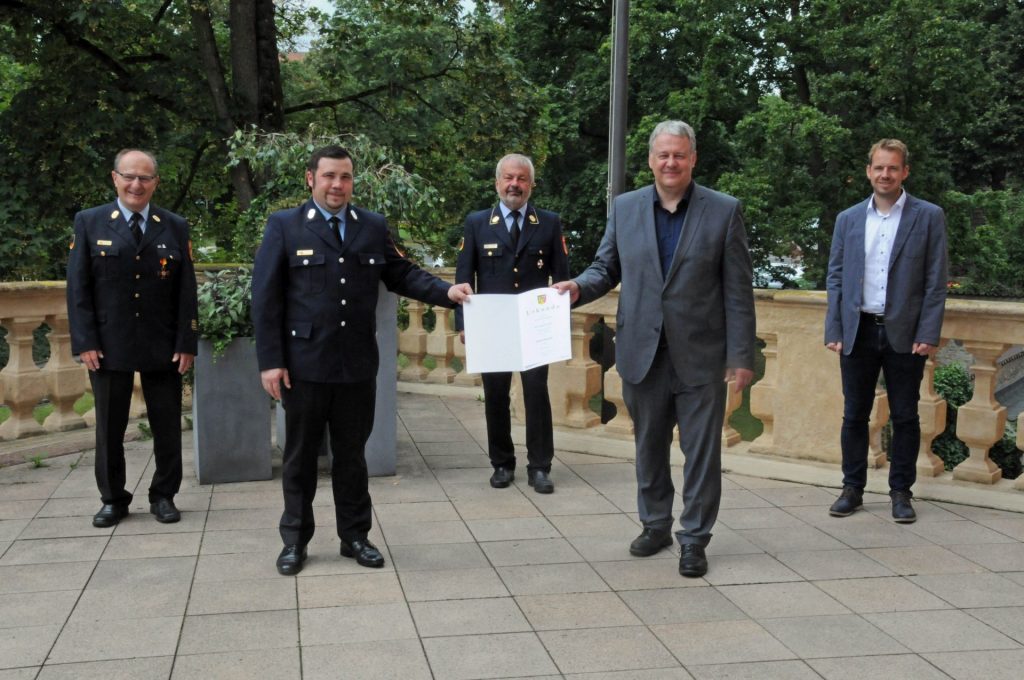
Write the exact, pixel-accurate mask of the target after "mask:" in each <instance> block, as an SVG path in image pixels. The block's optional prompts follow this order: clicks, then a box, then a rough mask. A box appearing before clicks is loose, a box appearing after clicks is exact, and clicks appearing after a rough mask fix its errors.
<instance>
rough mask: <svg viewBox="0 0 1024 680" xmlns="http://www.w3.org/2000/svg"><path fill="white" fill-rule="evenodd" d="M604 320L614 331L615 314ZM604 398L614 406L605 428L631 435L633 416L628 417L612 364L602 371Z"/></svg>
mask: <svg viewBox="0 0 1024 680" xmlns="http://www.w3.org/2000/svg"><path fill="white" fill-rule="evenodd" d="M604 322H605V324H606V325H607V326H608V329H609V330H611V331H612V333H614V332H615V316H614V315H610V314H609V315H607V316H605V317H604ZM614 342H615V341H614V340H613V341H612V343H613V344H612V347H614V346H615V345H614ZM604 398H605V401H610V402H611V403H612V404H613V405H614V406H615V417H614V418H612V419H611V420H609V421H608V422H607V423H605V425H604V428H605V430H606V431H608V432H610V433H612V434H617V435H624V434H628V435H632V434H633V418H631V417H630V415H629V410H628V409H627V408H626V401H625V399H624V398H623V397H622V378H620V377H619V372H618V370H617V369H616V368H615V365H614V364H613V365H612V366H611V367H610V368H609V369H608V370H607V371H605V372H604Z"/></svg>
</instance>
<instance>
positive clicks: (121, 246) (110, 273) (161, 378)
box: [67, 149, 198, 527]
mask: <svg viewBox="0 0 1024 680" xmlns="http://www.w3.org/2000/svg"><path fill="white" fill-rule="evenodd" d="M110 174H111V177H112V178H113V180H114V188H115V189H116V190H117V201H115V202H114V203H108V204H106V205H101V206H98V207H95V208H90V209H89V210H83V211H82V212H80V213H78V214H77V215H75V235H74V240H73V241H72V242H71V256H70V258H69V260H68V280H67V295H68V319H69V321H70V325H71V351H72V353H74V354H77V355H79V356H80V357H81V360H82V363H83V364H85V366H86V367H87V368H88V369H89V379H90V381H91V382H92V391H93V395H94V397H95V399H96V484H97V485H98V486H99V491H100V499H101V500H102V502H103V507H102V508H100V511H99V512H98V513H96V515H95V516H94V517H93V520H92V523H93V526H97V527H110V526H114V525H115V524H117V523H118V522H119V521H120V520H121V519H122V518H123V517H124V516H125V515H127V514H128V506H129V505H130V504H131V502H132V494H131V492H130V491H129V490H128V489H126V488H125V482H126V480H125V460H124V433H125V430H126V429H127V427H128V412H129V407H130V406H131V399H132V389H133V387H134V381H135V372H136V371H138V372H139V374H140V376H141V379H142V393H143V395H144V396H145V399H146V412H147V414H148V416H149V424H150V427H151V428H152V431H153V455H154V458H155V460H156V472H155V473H154V474H153V481H152V483H151V484H150V487H149V504H150V505H149V510H150V512H151V513H153V514H154V515H155V516H156V519H157V521H158V522H177V521H178V520H179V519H181V513H180V512H178V509H177V508H176V507H175V506H174V495H175V494H176V493H178V489H179V488H180V487H181V375H182V374H183V373H185V372H186V371H187V370H188V369H189V367H190V366H192V360H193V359H194V357H195V355H196V348H197V342H198V327H197V325H196V308H197V303H196V276H195V270H194V269H193V266H192V244H191V242H190V241H189V235H188V224H187V223H186V222H185V219H184V218H182V217H180V216H178V215H175V214H174V213H172V212H168V211H167V210H163V209H161V208H157V207H156V206H154V205H152V204H151V203H150V199H151V198H152V197H153V192H154V191H155V190H156V187H157V185H158V184H159V183H160V178H159V176H158V175H157V162H156V158H154V157H153V155H152V154H149V153H147V152H145V151H139V150H137V149H125V150H124V151H121V152H120V153H118V154H117V158H115V159H114V170H113V171H112V172H111V173H110Z"/></svg>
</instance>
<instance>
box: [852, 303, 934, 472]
mask: <svg viewBox="0 0 1024 680" xmlns="http://www.w3.org/2000/svg"><path fill="white" fill-rule="evenodd" d="M925 361H926V358H925V357H924V356H921V355H919V354H912V353H901V352H896V351H895V350H893V348H892V347H891V346H890V345H889V340H888V338H887V337H886V335H885V325H884V324H878V323H875V321H874V318H873V317H872V316H871V315H862V316H861V320H860V325H859V326H858V328H857V340H856V342H854V344H853V351H852V352H850V354H849V355H846V354H844V355H842V356H840V357H839V366H840V369H841V370H842V376H843V398H844V400H845V403H844V406H843V428H842V433H841V436H840V444H841V446H842V449H843V485H844V486H854V487H856V488H858V489H863V488H864V485H865V484H866V483H867V479H868V420H869V418H870V416H871V407H872V405H873V403H874V399H875V386H876V385H877V383H878V375H879V373H881V374H882V375H884V376H885V390H886V392H887V393H888V395H889V413H890V420H891V422H892V444H891V446H890V450H889V458H890V461H889V488H890V489H891V490H892V491H909V490H910V487H912V486H913V485H914V482H915V481H916V479H917V452H918V449H919V448H920V445H921V421H920V420H919V419H918V415H917V402H918V400H919V399H920V391H921V378H922V377H923V376H924V364H925Z"/></svg>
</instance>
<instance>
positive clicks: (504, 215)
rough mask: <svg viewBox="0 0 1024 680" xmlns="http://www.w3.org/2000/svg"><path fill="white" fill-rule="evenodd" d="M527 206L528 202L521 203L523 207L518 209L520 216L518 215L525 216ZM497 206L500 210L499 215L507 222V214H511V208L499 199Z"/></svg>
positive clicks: (528, 205)
mask: <svg viewBox="0 0 1024 680" xmlns="http://www.w3.org/2000/svg"><path fill="white" fill-rule="evenodd" d="M529 207H530V204H529V203H524V204H523V207H522V208H520V209H519V216H520V217H525V216H526V211H527V209H528V208H529ZM498 208H499V209H500V210H501V216H502V218H503V219H504V220H505V221H506V222H508V216H509V215H511V214H512V209H511V208H509V207H508V206H507V205H505V204H504V203H502V202H501V201H498Z"/></svg>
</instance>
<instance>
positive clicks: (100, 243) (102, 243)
mask: <svg viewBox="0 0 1024 680" xmlns="http://www.w3.org/2000/svg"><path fill="white" fill-rule="evenodd" d="M96 245H98V246H112V245H114V242H113V241H107V240H106V239H102V238H101V239H99V240H98V241H96Z"/></svg>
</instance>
